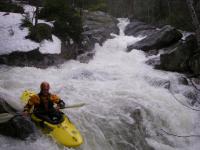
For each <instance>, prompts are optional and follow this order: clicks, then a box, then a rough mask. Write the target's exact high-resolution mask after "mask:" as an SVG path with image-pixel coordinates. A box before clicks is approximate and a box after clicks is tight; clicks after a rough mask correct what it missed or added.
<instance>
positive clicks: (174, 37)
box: [127, 25, 182, 51]
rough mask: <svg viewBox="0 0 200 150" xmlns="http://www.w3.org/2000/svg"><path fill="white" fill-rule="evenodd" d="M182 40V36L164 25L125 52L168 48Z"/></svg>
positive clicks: (172, 28)
mask: <svg viewBox="0 0 200 150" xmlns="http://www.w3.org/2000/svg"><path fill="white" fill-rule="evenodd" d="M181 38H182V34H181V33H180V32H179V31H178V30H176V29H175V28H174V27H172V26H170V25H166V26H164V27H163V28H161V29H160V30H158V31H157V32H155V33H153V34H151V35H149V36H147V37H146V38H144V39H143V40H141V41H139V42H136V43H135V44H133V45H130V46H128V47H127V51H131V50H132V49H139V50H143V51H149V50H153V49H161V48H164V47H167V46H170V45H172V44H174V43H176V42H177V41H179V40H180V39H181Z"/></svg>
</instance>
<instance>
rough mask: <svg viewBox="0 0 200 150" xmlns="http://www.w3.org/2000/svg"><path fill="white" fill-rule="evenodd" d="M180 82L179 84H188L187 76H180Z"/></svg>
mask: <svg viewBox="0 0 200 150" xmlns="http://www.w3.org/2000/svg"><path fill="white" fill-rule="evenodd" d="M178 82H179V84H183V85H188V81H187V78H185V77H180V78H178Z"/></svg>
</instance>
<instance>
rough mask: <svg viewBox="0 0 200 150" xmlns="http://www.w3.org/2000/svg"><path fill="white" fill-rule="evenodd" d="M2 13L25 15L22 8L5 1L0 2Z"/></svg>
mask: <svg viewBox="0 0 200 150" xmlns="http://www.w3.org/2000/svg"><path fill="white" fill-rule="evenodd" d="M0 11H3V12H13V13H21V14H22V13H24V9H23V8H22V7H21V6H19V5H16V4H14V3H8V2H3V1H0Z"/></svg>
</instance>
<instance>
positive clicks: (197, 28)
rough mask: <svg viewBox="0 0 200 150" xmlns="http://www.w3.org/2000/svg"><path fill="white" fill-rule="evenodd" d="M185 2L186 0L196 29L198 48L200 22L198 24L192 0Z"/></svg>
mask: <svg viewBox="0 0 200 150" xmlns="http://www.w3.org/2000/svg"><path fill="white" fill-rule="evenodd" d="M186 2H187V5H188V8H189V11H190V14H191V17H192V22H193V25H194V27H195V30H196V37H197V43H198V47H199V48H200V24H199V20H198V17H197V14H196V11H195V9H194V6H193V3H194V2H193V0H186Z"/></svg>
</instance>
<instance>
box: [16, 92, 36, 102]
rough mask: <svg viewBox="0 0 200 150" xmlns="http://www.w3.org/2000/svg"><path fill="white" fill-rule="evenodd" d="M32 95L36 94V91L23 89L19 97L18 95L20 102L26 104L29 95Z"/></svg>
mask: <svg viewBox="0 0 200 150" xmlns="http://www.w3.org/2000/svg"><path fill="white" fill-rule="evenodd" d="M33 95H36V93H35V92H34V91H30V90H25V91H24V92H23V93H22V95H21V97H20V99H21V102H22V103H23V104H27V103H28V100H29V99H30V97H31V96H33Z"/></svg>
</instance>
